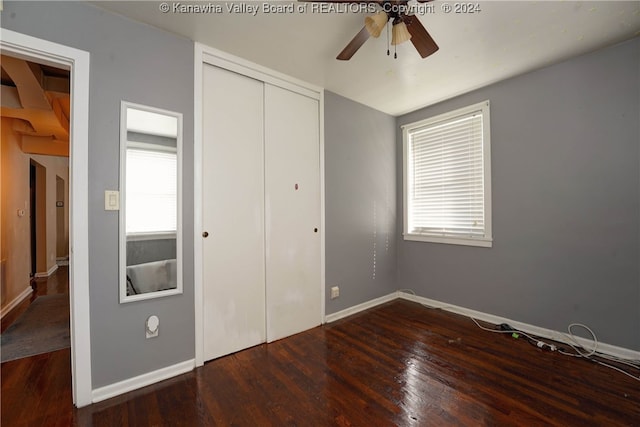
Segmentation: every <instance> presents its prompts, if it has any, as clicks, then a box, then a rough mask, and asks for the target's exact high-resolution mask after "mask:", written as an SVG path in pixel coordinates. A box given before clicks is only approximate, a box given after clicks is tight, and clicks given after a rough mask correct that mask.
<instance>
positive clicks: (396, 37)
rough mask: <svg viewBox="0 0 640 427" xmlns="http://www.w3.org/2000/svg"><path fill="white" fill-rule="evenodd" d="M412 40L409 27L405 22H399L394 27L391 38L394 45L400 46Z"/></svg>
mask: <svg viewBox="0 0 640 427" xmlns="http://www.w3.org/2000/svg"><path fill="white" fill-rule="evenodd" d="M410 39H411V34H410V33H409V30H408V29H407V25H406V24H405V23H404V22H399V23H397V24H395V25H394V26H393V32H392V37H391V44H392V45H394V46H395V45H399V44H401V43H404V42H406V41H408V40H410Z"/></svg>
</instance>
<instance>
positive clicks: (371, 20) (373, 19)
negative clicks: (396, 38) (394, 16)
mask: <svg viewBox="0 0 640 427" xmlns="http://www.w3.org/2000/svg"><path fill="white" fill-rule="evenodd" d="M387 21H389V16H388V15H387V13H386V12H384V11H381V12H378V13H376V14H375V15H373V16H367V17H366V18H364V26H365V27H366V28H367V31H368V32H369V34H370V35H371V37H379V36H380V33H382V30H383V29H384V27H385V26H386V25H387Z"/></svg>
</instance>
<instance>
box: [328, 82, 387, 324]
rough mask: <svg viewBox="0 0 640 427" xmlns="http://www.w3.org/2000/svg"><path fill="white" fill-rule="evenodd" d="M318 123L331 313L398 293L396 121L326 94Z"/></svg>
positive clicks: (334, 95) (346, 100) (329, 311)
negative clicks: (335, 292)
mask: <svg viewBox="0 0 640 427" xmlns="http://www.w3.org/2000/svg"><path fill="white" fill-rule="evenodd" d="M324 120H325V124H324V126H325V142H324V143H325V146H324V150H325V213H326V285H327V286H326V291H327V293H326V313H327V314H331V313H335V312H336V311H339V310H342V309H345V308H348V307H351V306H353V305H356V304H360V303H362V302H365V301H369V300H371V299H373V298H377V297H380V296H383V295H387V294H389V293H391V292H393V291H395V290H396V283H395V278H396V247H395V242H396V235H395V227H396V207H395V197H396V191H395V174H396V163H395V162H396V157H395V145H394V140H395V119H394V118H393V117H392V116H389V115H387V114H384V113H381V112H379V111H376V110H373V109H371V108H369V107H366V106H364V105H362V104H358V103H356V102H353V101H350V100H348V99H346V98H343V97H341V96H339V95H336V94H334V93H332V92H328V91H327V92H325V117H324ZM374 272H375V274H374ZM336 285H337V286H340V297H339V298H338V299H335V300H332V299H330V289H331V287H332V286H336Z"/></svg>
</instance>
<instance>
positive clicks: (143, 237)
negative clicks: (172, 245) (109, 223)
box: [127, 231, 176, 242]
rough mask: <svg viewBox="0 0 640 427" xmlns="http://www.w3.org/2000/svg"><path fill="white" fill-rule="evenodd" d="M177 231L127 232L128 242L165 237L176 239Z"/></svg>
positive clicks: (162, 238) (163, 238)
mask: <svg viewBox="0 0 640 427" xmlns="http://www.w3.org/2000/svg"><path fill="white" fill-rule="evenodd" d="M175 238H176V232H175V231H169V232H162V233H131V234H127V242H136V241H143V240H165V239H175Z"/></svg>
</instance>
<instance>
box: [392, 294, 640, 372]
mask: <svg viewBox="0 0 640 427" xmlns="http://www.w3.org/2000/svg"><path fill="white" fill-rule="evenodd" d="M398 297H399V298H402V299H406V300H409V301H414V302H417V303H420V304H424V305H427V306H429V307H433V308H440V309H442V310H446V311H450V312H452V313H457V314H462V315H463V316H468V317H473V318H474V319H477V320H482V321H484V322H488V323H492V324H494V325H499V324H501V323H508V324H509V325H511V326H513V327H514V328H516V329H518V330H520V331H523V332H526V333H528V334H531V335H536V336H539V337H542V338H547V339H551V340H554V341H559V342H563V343H567V337H566V335H565V334H564V333H562V332H559V331H554V330H552V329H546V328H541V327H539V326H535V325H530V324H528V323H522V322H518V321H516V320H512V319H507V318H505V317H500V316H494V315H493V314H488V313H483V312H481V311H475V310H471V309H469V308H465V307H460V306H457V305H452V304H446V303H443V302H441V301H436V300H432V299H429V298H424V297H420V296H417V295H411V294H408V293H406V292H398ZM576 341H578V342H579V343H580V345H582V346H583V347H584V348H586V349H591V348H593V341H591V340H589V339H585V338H581V337H576ZM598 351H600V352H602V353H606V354H609V355H611V356H617V357H623V358H625V359H634V360H640V351H636V350H631V349H628V348H624V347H618V346H615V345H611V344H606V343H602V342H598Z"/></svg>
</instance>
